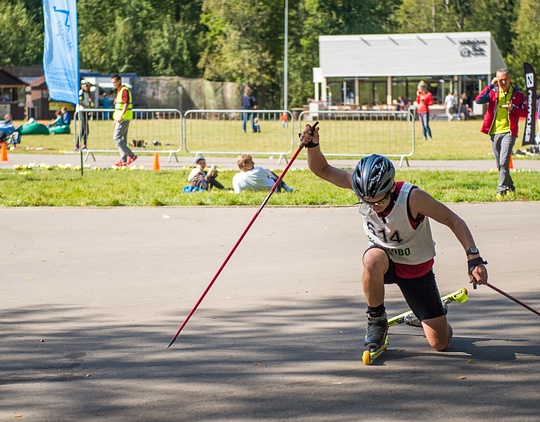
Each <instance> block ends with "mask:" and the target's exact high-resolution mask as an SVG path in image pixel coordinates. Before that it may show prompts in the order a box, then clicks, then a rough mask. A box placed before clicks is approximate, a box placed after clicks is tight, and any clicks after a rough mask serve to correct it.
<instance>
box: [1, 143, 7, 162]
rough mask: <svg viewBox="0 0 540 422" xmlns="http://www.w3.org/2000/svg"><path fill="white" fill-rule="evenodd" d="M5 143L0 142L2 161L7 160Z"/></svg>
mask: <svg viewBox="0 0 540 422" xmlns="http://www.w3.org/2000/svg"><path fill="white" fill-rule="evenodd" d="M7 160H8V158H7V145H6V143H5V142H2V161H7Z"/></svg>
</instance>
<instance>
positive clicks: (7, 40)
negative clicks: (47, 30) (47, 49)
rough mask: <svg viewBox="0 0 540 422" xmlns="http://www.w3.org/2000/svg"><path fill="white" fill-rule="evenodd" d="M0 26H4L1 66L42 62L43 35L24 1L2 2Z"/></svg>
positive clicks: (0, 3) (28, 64)
mask: <svg viewBox="0 0 540 422" xmlns="http://www.w3.org/2000/svg"><path fill="white" fill-rule="evenodd" d="M0 27H1V28H2V55H1V57H0V66H30V65H35V64H38V63H41V61H42V60H43V35H42V34H41V33H40V27H39V25H37V24H36V22H35V21H34V20H33V18H32V15H31V14H30V13H29V11H28V9H27V8H26V6H25V5H24V4H23V3H21V2H18V1H17V2H15V3H13V2H7V1H1V2H0ZM41 28H43V24H42V26H41ZM41 32H42V29H41Z"/></svg>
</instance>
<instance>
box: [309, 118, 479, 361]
mask: <svg viewBox="0 0 540 422" xmlns="http://www.w3.org/2000/svg"><path fill="white" fill-rule="evenodd" d="M300 140H301V142H302V143H303V144H304V145H305V146H306V147H307V161H308V166H309V168H310V169H311V171H312V172H313V173H315V174H316V175H317V176H319V177H320V178H322V179H324V180H327V181H329V182H331V183H333V184H335V185H336V186H339V187H342V188H347V189H352V190H353V191H354V192H355V193H356V195H357V196H358V199H359V200H360V214H361V215H362V217H363V221H364V224H363V225H364V231H365V232H366V235H367V238H368V241H369V247H368V249H367V250H366V251H365V252H364V256H363V257H362V263H363V268H364V269H363V274H362V287H363V290H364V295H365V298H366V302H367V319H368V324H367V330H366V337H365V341H364V345H365V346H366V347H367V348H368V349H370V350H376V349H379V348H380V347H382V346H383V344H384V341H385V338H386V335H387V332H388V320H387V316H386V311H385V307H384V285H385V284H397V285H398V287H399V288H400V290H401V292H402V294H403V296H404V298H405V300H406V301H407V303H408V305H409V307H410V308H411V310H412V311H413V312H414V315H413V317H414V316H416V318H411V319H409V320H408V321H406V322H407V323H408V324H409V325H415V326H421V327H422V328H423V329H424V333H425V335H426V338H427V340H428V342H429V345H430V346H431V347H433V348H434V349H436V350H439V351H442V350H445V349H446V348H447V347H448V345H449V344H450V340H451V338H452V327H451V326H450V324H448V322H447V320H446V315H445V310H444V309H443V305H442V302H441V298H440V295H439V291H438V289H437V284H436V282H435V275H434V273H433V258H434V257H435V244H434V241H433V237H432V235H431V229H430V225H429V219H430V218H431V219H433V220H435V221H437V222H439V223H441V224H444V225H445V226H448V227H449V228H450V230H452V232H453V233H454V235H455V236H456V238H457V239H458V240H459V242H460V243H461V245H462V246H463V249H464V251H465V253H466V259H467V266H468V270H469V277H470V281H471V282H473V280H476V281H477V282H478V283H479V284H485V283H487V281H488V274H487V270H486V267H485V264H486V262H485V261H484V260H483V259H482V258H481V257H480V253H479V251H478V249H477V248H476V246H475V243H474V239H473V236H472V234H471V232H470V230H469V228H468V227H467V224H466V223H465V221H463V220H462V219H461V218H460V217H459V216H458V215H457V214H455V213H454V212H453V211H452V210H450V209H449V208H448V207H447V206H446V205H444V204H442V203H441V202H439V201H437V200H436V199H435V198H433V197H432V196H431V195H429V194H428V193H426V192H425V191H423V190H421V189H419V188H418V187H416V186H414V185H412V184H410V183H407V182H396V181H395V180H394V176H395V169H394V166H393V164H392V162H391V161H390V160H389V159H388V158H386V157H383V156H381V155H376V154H373V155H370V156H368V157H365V158H363V159H361V160H360V161H359V162H358V164H357V165H356V168H355V169H354V171H346V170H342V169H339V168H337V167H333V166H331V165H330V164H329V163H328V161H327V160H326V158H325V156H324V155H323V154H322V152H321V148H320V146H319V128H318V127H317V128H315V130H314V131H313V133H312V127H311V126H310V125H306V129H305V130H304V132H303V133H301V134H300Z"/></svg>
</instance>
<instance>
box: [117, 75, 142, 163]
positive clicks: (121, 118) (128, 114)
mask: <svg viewBox="0 0 540 422" xmlns="http://www.w3.org/2000/svg"><path fill="white" fill-rule="evenodd" d="M111 82H112V83H113V86H114V89H115V90H116V97H115V99H114V113H113V119H114V134H113V139H114V144H115V145H116V146H117V147H118V152H119V153H120V161H118V162H117V163H116V164H115V166H116V167H123V166H129V165H130V164H131V163H133V161H135V160H136V159H137V156H136V155H135V154H134V153H133V151H131V149H130V148H129V147H128V143H127V135H128V129H129V123H130V122H131V120H132V119H133V97H132V96H131V90H130V89H129V88H128V87H127V86H126V85H123V84H122V77H121V76H120V75H119V74H118V73H116V74H114V75H113V76H112V77H111Z"/></svg>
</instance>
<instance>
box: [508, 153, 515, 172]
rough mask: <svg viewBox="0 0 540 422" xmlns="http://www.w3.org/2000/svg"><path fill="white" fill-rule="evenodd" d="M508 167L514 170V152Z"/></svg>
mask: <svg viewBox="0 0 540 422" xmlns="http://www.w3.org/2000/svg"><path fill="white" fill-rule="evenodd" d="M508 168H509V169H510V170H514V160H513V159H512V154H510V161H509V162H508Z"/></svg>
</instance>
